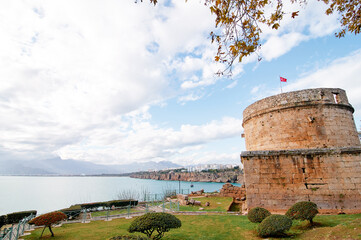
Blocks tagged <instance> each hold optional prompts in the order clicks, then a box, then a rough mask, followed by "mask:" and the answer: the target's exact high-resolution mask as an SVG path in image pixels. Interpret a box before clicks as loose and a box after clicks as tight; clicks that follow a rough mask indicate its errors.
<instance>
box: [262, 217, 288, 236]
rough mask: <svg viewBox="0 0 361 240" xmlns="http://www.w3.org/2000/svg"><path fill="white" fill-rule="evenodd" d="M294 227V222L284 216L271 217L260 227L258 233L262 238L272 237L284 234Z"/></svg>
mask: <svg viewBox="0 0 361 240" xmlns="http://www.w3.org/2000/svg"><path fill="white" fill-rule="evenodd" d="M291 226H292V220H291V219H290V218H288V217H287V216H284V215H278V214H275V215H270V216H268V217H266V218H265V219H264V220H263V221H262V222H261V223H260V225H259V226H258V229H257V232H258V235H259V236H260V237H270V236H277V235H281V234H284V232H285V231H288V230H289V229H290V228H291Z"/></svg>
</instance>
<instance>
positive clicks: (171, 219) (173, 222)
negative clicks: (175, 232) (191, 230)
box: [128, 213, 182, 239]
mask: <svg viewBox="0 0 361 240" xmlns="http://www.w3.org/2000/svg"><path fill="white" fill-rule="evenodd" d="M181 226H182V223H181V221H180V220H179V219H178V218H177V217H175V216H173V215H172V214H169V213H147V214H145V215H143V216H140V217H138V218H137V219H135V220H134V221H133V222H132V223H131V224H130V226H129V228H128V231H129V232H130V233H133V232H141V233H144V234H146V235H147V236H148V237H149V238H151V237H152V234H153V233H154V232H155V231H156V232H157V234H156V235H155V236H154V237H153V239H161V238H162V237H163V235H164V233H165V232H169V230H170V229H171V228H179V227H181Z"/></svg>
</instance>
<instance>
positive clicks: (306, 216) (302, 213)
mask: <svg viewBox="0 0 361 240" xmlns="http://www.w3.org/2000/svg"><path fill="white" fill-rule="evenodd" d="M317 213H318V208H317V204H316V203H313V202H298V203H296V204H294V205H293V206H292V207H291V208H290V209H288V211H287V212H286V216H288V217H289V218H291V219H298V220H308V221H310V223H311V224H313V218H314V217H315V216H316V215H317Z"/></svg>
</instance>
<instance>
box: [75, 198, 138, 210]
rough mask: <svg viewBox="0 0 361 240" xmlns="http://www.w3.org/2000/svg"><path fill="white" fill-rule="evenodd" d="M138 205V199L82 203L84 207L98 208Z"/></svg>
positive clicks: (81, 205)
mask: <svg viewBox="0 0 361 240" xmlns="http://www.w3.org/2000/svg"><path fill="white" fill-rule="evenodd" d="M129 205H130V206H136V205H138V200H134V199H123V200H112V201H107V202H93V203H83V204H80V207H81V208H82V209H96V208H99V207H103V208H106V207H112V206H114V207H126V206H129Z"/></svg>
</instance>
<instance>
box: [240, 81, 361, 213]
mask: <svg viewBox="0 0 361 240" xmlns="http://www.w3.org/2000/svg"><path fill="white" fill-rule="evenodd" d="M353 111H354V110H353V108H352V106H351V105H350V104H349V103H348V100H347V96H346V93H345V91H344V90H342V89H337V88H336V89H329V88H327V89H324V88H319V89H308V90H302V91H297V92H290V93H284V94H279V95H276V96H272V97H269V98H265V99H262V100H260V101H258V102H256V103H254V104H252V105H250V106H249V107H248V108H246V110H245V111H244V113H243V126H244V131H245V137H246V148H247V150H248V151H245V152H242V154H241V160H242V163H243V166H244V179H245V187H246V192H247V204H248V208H253V207H257V206H259V207H264V208H267V209H268V210H270V211H273V212H284V211H286V210H287V209H288V208H289V207H291V206H292V205H293V204H294V203H296V202H299V201H313V202H315V203H316V204H317V205H318V206H319V208H320V212H324V213H337V212H339V211H343V212H346V213H361V144H360V141H359V139H358V135H357V131H356V126H355V123H354V119H353V116H352V113H353Z"/></svg>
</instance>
